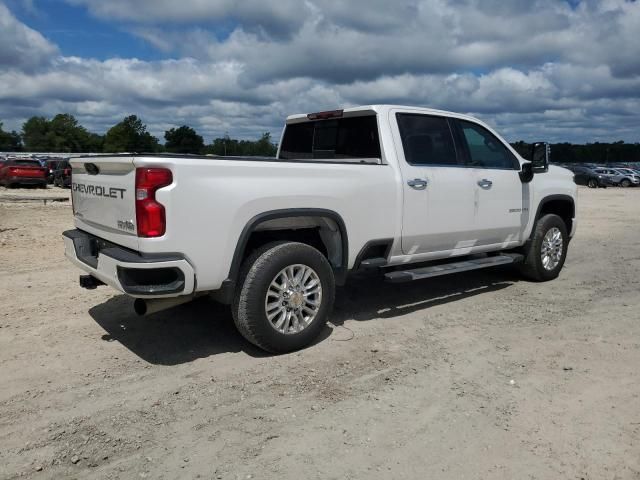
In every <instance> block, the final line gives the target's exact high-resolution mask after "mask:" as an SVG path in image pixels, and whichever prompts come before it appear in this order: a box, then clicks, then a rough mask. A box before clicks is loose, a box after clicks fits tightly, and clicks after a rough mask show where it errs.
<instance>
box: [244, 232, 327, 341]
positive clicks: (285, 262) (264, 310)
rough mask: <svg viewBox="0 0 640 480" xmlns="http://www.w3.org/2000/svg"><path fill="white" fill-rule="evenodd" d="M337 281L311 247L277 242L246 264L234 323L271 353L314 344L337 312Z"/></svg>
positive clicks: (316, 251)
mask: <svg viewBox="0 0 640 480" xmlns="http://www.w3.org/2000/svg"><path fill="white" fill-rule="evenodd" d="M334 296H335V281H334V277H333V270H332V268H331V265H330V264H329V262H328V261H327V259H326V258H325V256H324V255H323V254H322V253H320V252H319V251H318V250H316V249H315V248H313V247H310V246H309V245H306V244H303V243H295V242H276V243H271V244H268V245H265V246H264V247H262V248H260V249H258V250H257V251H256V252H254V253H253V254H252V255H251V256H250V257H249V258H248V259H247V260H246V261H245V263H244V265H243V267H242V269H241V273H240V279H239V284H238V289H237V291H236V295H235V298H234V302H233V308H232V312H233V318H234V321H235V324H236V327H237V328H238V330H239V331H240V333H241V334H242V335H243V336H244V337H245V338H246V339H247V340H249V341H250V342H251V343H253V344H254V345H256V346H258V347H260V348H262V349H263V350H267V351H268V352H272V353H284V352H290V351H294V350H299V349H300V348H303V347H305V346H306V345H308V344H309V343H311V342H312V341H313V340H314V339H315V338H316V337H317V336H318V334H319V333H320V331H321V330H322V328H323V326H324V325H325V324H326V322H327V320H328V317H329V314H330V313H331V310H332V308H333V300H334Z"/></svg>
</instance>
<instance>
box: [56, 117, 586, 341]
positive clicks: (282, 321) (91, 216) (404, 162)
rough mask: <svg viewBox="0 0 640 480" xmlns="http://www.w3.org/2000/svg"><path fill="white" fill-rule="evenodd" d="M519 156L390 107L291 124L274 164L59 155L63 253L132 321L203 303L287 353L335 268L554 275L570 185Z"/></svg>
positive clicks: (323, 307)
mask: <svg viewBox="0 0 640 480" xmlns="http://www.w3.org/2000/svg"><path fill="white" fill-rule="evenodd" d="M531 158H532V161H531V162H529V161H527V160H524V159H523V158H522V157H521V156H520V155H519V154H518V153H517V152H516V151H515V150H514V149H513V148H512V147H511V146H510V145H509V143H508V142H507V141H505V140H504V139H503V138H501V137H500V136H499V135H498V134H497V133H496V132H495V131H493V130H492V129H491V128H490V127H488V126H487V125H486V124H484V123H482V122H481V121H479V120H477V119H475V118H473V117H470V116H467V115H461V114H456V113H451V112H444V111H440V110H431V109H426V108H418V107H398V106H392V105H374V106H366V107H356V108H349V109H347V110H336V111H330V112H318V113H310V114H306V115H304V114H303V115H293V116H290V117H289V118H287V121H286V125H285V129H284V132H283V136H282V142H281V144H280V147H279V151H278V154H277V156H276V158H255V157H244V158H243V157H198V156H181V155H174V154H168V155H156V154H134V155H126V156H124V155H103V156H91V157H84V158H73V159H71V160H70V162H71V165H72V167H73V181H72V184H71V191H72V199H73V207H74V208H73V213H74V222H75V226H76V229H74V230H69V231H66V232H64V234H63V238H64V244H65V253H66V256H67V257H68V258H69V259H70V260H71V261H72V262H73V263H74V264H75V265H76V266H77V267H79V268H80V269H82V270H83V271H85V272H86V273H87V274H88V275H82V276H81V277H80V279H81V282H80V284H81V286H84V287H85V288H95V287H96V286H98V285H101V284H108V285H110V286H112V287H114V288H115V289H117V290H119V291H121V292H123V293H125V294H128V295H130V296H132V297H135V298H136V299H137V300H136V301H135V304H134V305H135V309H136V311H137V312H138V313H139V314H149V313H153V312H157V311H159V310H162V309H165V308H169V307H172V306H176V305H179V304H182V303H186V302H189V301H191V300H192V299H193V298H195V297H196V296H198V295H203V294H211V295H212V296H213V297H214V298H216V299H217V300H219V301H221V302H223V303H228V304H231V305H232V308H231V310H232V312H233V318H234V321H235V324H236V326H237V327H238V330H239V331H240V332H241V333H242V335H244V336H245V337H246V338H247V339H248V340H249V341H250V342H252V343H253V344H255V345H257V346H259V347H260V348H263V349H265V350H267V351H270V352H287V351H291V350H296V349H299V348H302V347H304V346H305V345H307V344H309V343H310V342H311V341H313V339H314V338H316V337H317V335H318V334H319V333H320V332H321V331H322V329H323V328H324V324H325V322H327V321H328V319H329V318H330V315H331V310H332V308H333V301H334V295H335V286H336V284H337V285H343V284H344V283H345V281H346V279H347V274H348V273H349V272H353V271H357V270H361V269H369V270H372V271H374V272H378V273H379V274H380V275H381V276H383V277H384V278H385V279H386V280H387V281H388V282H390V283H400V282H411V281H416V280H421V279H426V278H431V277H436V276H440V275H446V274H452V273H459V272H467V271H469V270H476V269H480V268H486V267H494V266H497V265H509V264H511V265H514V264H515V265H519V269H520V272H521V274H522V275H523V276H525V277H526V278H529V279H532V280H535V281H548V280H552V279H554V278H556V277H557V276H558V274H559V273H560V270H561V269H562V266H563V264H564V261H565V258H566V254H567V248H568V245H569V240H570V238H571V237H572V236H573V235H574V232H575V228H576V218H575V217H576V213H575V212H576V208H575V203H576V192H577V186H576V184H575V183H574V182H573V175H572V174H571V172H570V171H568V170H566V169H564V168H559V167H556V166H549V147H548V145H547V144H545V143H537V144H534V146H533V148H532V152H531ZM389 288H390V289H392V288H393V287H389ZM425 288H429V287H428V286H425Z"/></svg>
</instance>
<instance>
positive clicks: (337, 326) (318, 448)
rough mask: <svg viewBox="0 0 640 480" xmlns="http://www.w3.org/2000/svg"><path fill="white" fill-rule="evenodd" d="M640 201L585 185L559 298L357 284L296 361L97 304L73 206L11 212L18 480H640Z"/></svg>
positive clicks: (467, 277)
mask: <svg viewBox="0 0 640 480" xmlns="http://www.w3.org/2000/svg"><path fill="white" fill-rule="evenodd" d="M639 199H640V189H636V190H632V189H607V190H587V189H581V190H580V205H579V228H578V233H577V237H576V238H575V240H574V241H573V242H572V244H571V246H570V249H569V257H568V261H567V264H566V266H565V269H564V270H563V272H562V274H561V276H560V278H559V279H557V280H556V281H553V282H549V283H544V284H540V283H528V282H525V281H521V280H519V279H518V277H517V276H516V275H514V274H513V273H512V271H511V270H509V269H505V268H502V269H497V270H491V271H488V270H487V271H481V272H472V273H466V274H460V275H456V276H450V277H442V278H439V279H435V280H426V281H422V282H416V283H412V284H404V285H390V284H385V283H383V282H381V281H380V280H378V279H377V278H364V279H362V280H361V281H353V282H351V283H350V284H349V286H347V287H346V288H344V289H342V290H340V291H339V293H338V297H337V304H336V310H335V313H334V315H333V317H332V323H331V324H330V325H329V326H327V328H326V329H325V332H324V334H323V336H322V338H321V339H320V340H319V342H318V343H317V344H315V345H313V346H312V347H310V348H308V349H306V350H304V351H301V352H298V353H294V354H290V355H283V356H268V355H265V354H264V353H262V352H261V351H259V350H257V349H255V348H253V347H252V346H251V345H249V344H248V343H247V342H245V341H244V340H243V339H242V338H241V337H240V336H239V334H237V333H236V331H235V330H234V328H233V323H232V320H231V316H230V313H229V311H228V309H227V308H225V307H222V306H219V305H217V304H216V303H214V302H212V301H210V300H209V299H208V298H203V299H199V300H197V301H196V302H193V303H192V304H189V305H184V306H180V307H177V308H175V309H173V310H169V311H165V312H162V313H158V314H156V315H153V316H150V317H145V318H138V317H136V316H135V315H134V314H133V313H132V301H131V300H130V299H128V298H126V297H124V296H121V295H116V294H115V292H114V291H112V290H110V289H108V288H105V287H101V288H99V289H98V290H94V291H86V290H82V289H80V288H79V286H78V283H77V277H78V273H79V272H78V271H77V270H76V269H75V268H74V267H72V266H71V265H70V264H69V263H68V262H67V261H66V260H65V259H64V257H63V246H62V240H61V238H60V233H61V232H62V231H63V230H65V229H67V228H70V227H71V226H72V219H71V211H70V204H69V203H67V202H65V203H51V202H50V203H48V204H47V205H42V204H15V203H2V202H1V201H0V247H1V248H0V292H1V293H0V295H1V297H0V298H1V299H2V302H1V306H2V308H1V310H0V479H9V478H18V477H27V478H38V479H40V478H42V479H45V478H48V479H59V478H122V479H131V478H166V479H173V478H206V479H208V478H215V479H248V478H255V479H262V478H269V479H347V478H366V479H385V480H387V479H389V478H415V479H425V478H443V479H462V478H469V479H482V478H499V479H502V478H503V479H514V478H517V479H580V478H582V479H587V480H591V479H640V397H639V395H640V374H639V373H640V322H639V321H638V319H639V317H640V314H639V311H640V291H639V283H640V280H639V278H638V273H639V270H640V202H639Z"/></svg>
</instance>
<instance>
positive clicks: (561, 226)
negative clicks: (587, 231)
mask: <svg viewBox="0 0 640 480" xmlns="http://www.w3.org/2000/svg"><path fill="white" fill-rule="evenodd" d="M552 228H557V229H558V230H560V233H561V235H562V253H561V257H560V259H559V262H558V264H557V265H556V266H555V267H554V268H552V269H546V268H545V267H544V265H543V263H542V258H541V257H542V242H543V240H544V237H545V235H546V234H547V232H548V231H549V230H551V229H552ZM568 246H569V235H568V233H567V226H566V225H565V223H564V221H563V220H562V218H560V217H559V216H558V215H554V214H547V215H544V216H543V217H541V218H539V219H538V221H537V222H536V224H535V226H534V229H533V234H532V235H531V238H530V239H529V242H528V243H527V245H526V246H525V251H524V255H525V258H524V261H523V262H522V264H521V265H520V273H521V274H522V275H523V276H524V277H525V278H528V279H529V280H533V281H535V282H546V281H548V280H553V279H554V278H557V277H558V275H559V274H560V270H562V267H563V265H564V261H565V259H566V258H567V247H568Z"/></svg>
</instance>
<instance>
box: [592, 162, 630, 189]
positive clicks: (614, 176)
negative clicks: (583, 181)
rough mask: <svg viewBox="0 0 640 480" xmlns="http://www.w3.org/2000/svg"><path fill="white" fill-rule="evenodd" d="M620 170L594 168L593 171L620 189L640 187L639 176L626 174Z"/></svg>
mask: <svg viewBox="0 0 640 480" xmlns="http://www.w3.org/2000/svg"><path fill="white" fill-rule="evenodd" d="M624 170H627V169H624V168H622V169H620V168H602V167H601V168H596V169H595V170H594V171H595V172H596V173H597V174H598V175H602V176H603V177H605V178H608V179H609V180H610V181H611V183H613V184H614V185H618V186H620V187H637V186H638V185H640V176H638V175H637V174H635V173H632V172H631V173H626V172H624Z"/></svg>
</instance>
